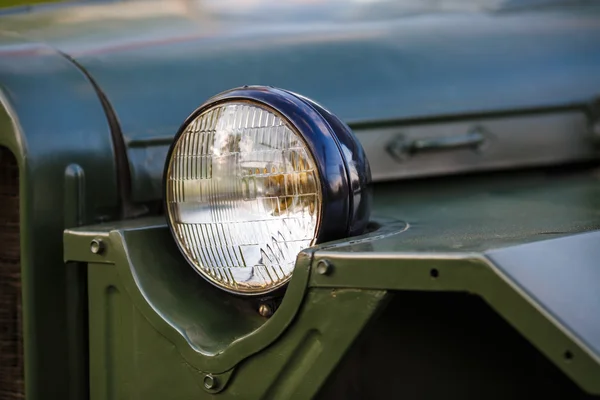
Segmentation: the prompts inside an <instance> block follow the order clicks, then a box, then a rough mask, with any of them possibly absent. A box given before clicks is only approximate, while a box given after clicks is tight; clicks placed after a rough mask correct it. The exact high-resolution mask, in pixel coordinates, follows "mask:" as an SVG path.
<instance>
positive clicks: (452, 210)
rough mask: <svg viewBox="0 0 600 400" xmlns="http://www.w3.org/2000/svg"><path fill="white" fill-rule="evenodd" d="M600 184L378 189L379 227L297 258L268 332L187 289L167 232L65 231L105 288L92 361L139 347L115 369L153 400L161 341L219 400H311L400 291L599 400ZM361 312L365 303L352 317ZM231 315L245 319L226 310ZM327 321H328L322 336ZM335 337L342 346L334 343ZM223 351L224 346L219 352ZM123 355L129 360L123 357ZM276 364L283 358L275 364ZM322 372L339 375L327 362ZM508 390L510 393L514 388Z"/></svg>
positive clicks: (154, 225)
mask: <svg viewBox="0 0 600 400" xmlns="http://www.w3.org/2000/svg"><path fill="white" fill-rule="evenodd" d="M484 179H485V183H483V182H482V180H484ZM598 179H599V178H598V175H597V172H596V171H587V170H584V171H579V172H573V173H570V174H563V175H562V176H561V174H548V173H531V174H529V175H528V176H527V175H525V176H521V177H520V178H514V176H511V175H504V176H501V175H500V176H495V177H492V178H491V179H490V177H489V176H488V177H485V178H483V177H480V178H478V177H470V178H456V179H455V180H454V181H453V180H452V179H448V178H446V179H444V180H443V181H442V180H437V181H434V182H429V184H425V183H424V182H413V183H412V184H406V185H405V186H404V187H403V188H400V187H399V186H398V185H396V184H385V185H384V184H379V185H376V187H375V209H376V210H378V211H377V212H378V214H379V218H376V219H375V221H377V222H378V223H379V224H380V226H381V227H380V228H379V229H377V230H375V231H373V232H371V233H368V234H366V235H364V236H361V237H357V238H352V239H344V240H340V241H337V242H331V243H327V244H323V245H321V246H316V247H314V248H311V249H308V250H307V252H306V253H305V254H301V256H300V257H299V259H298V263H297V266H296V270H295V272H294V275H293V277H292V281H291V283H290V289H289V291H288V293H286V295H285V296H284V298H283V303H282V305H281V307H280V309H279V310H278V311H277V312H276V313H275V315H274V316H273V317H272V318H271V319H268V320H267V319H263V321H262V322H261V321H260V317H259V316H258V315H257V314H255V313H253V312H252V310H251V309H245V306H247V305H248V302H247V300H244V299H236V298H235V297H231V295H229V294H227V293H224V292H220V291H218V290H216V289H214V288H212V287H210V285H209V284H208V283H206V282H204V281H203V280H201V279H197V280H193V279H192V276H193V275H194V273H193V271H191V269H190V268H189V267H188V266H187V264H186V262H185V261H184V260H183V258H182V256H181V255H180V253H179V252H178V251H177V250H176V248H175V246H173V245H169V246H162V247H161V246H158V245H157V244H158V243H160V242H164V241H166V237H168V236H169V234H168V229H167V228H166V226H165V225H164V222H162V220H161V219H151V220H144V219H142V220H138V221H136V222H130V223H128V222H124V223H120V224H117V225H105V226H97V227H86V228H80V229H75V230H69V231H67V232H66V233H65V258H66V260H78V261H83V262H87V263H89V264H88V270H89V271H90V274H93V275H94V276H95V277H96V280H90V285H91V286H90V287H94V288H96V287H97V288H96V289H93V291H94V293H95V294H94V295H93V296H92V297H90V307H91V308H90V309H92V310H95V312H94V316H91V319H90V321H91V322H90V323H91V324H93V326H94V327H95V328H94V332H97V333H96V334H94V335H93V336H92V337H91V340H92V342H91V348H92V349H96V348H97V346H100V343H107V344H111V345H117V346H121V345H119V343H121V341H122V340H128V341H129V340H133V342H128V343H130V344H129V345H127V346H126V347H119V348H118V349H117V348H115V349H113V351H114V352H115V354H119V355H120V356H119V357H124V359H123V362H122V363H121V366H122V365H126V364H127V363H135V366H133V365H132V366H131V367H128V368H125V369H123V370H121V372H120V373H119V372H115V374H116V375H115V377H116V378H115V379H125V378H124V377H125V376H129V377H130V378H129V379H132V380H133V381H135V382H137V384H135V385H133V386H131V387H130V386H123V385H121V386H119V392H118V393H120V394H121V395H122V396H125V393H130V394H129V395H130V396H131V393H144V396H145V397H147V396H150V397H148V398H152V394H151V393H150V392H146V390H149V388H148V387H146V386H145V385H144V384H143V383H142V382H143V381H145V380H146V378H145V376H146V369H147V368H150V369H148V373H151V372H150V370H155V368H156V367H145V365H156V364H157V363H156V362H152V361H151V360H156V361H158V359H159V358H158V357H159V356H158V355H157V356H156V357H157V358H154V357H155V356H154V355H153V354H146V357H149V358H148V360H147V361H143V362H139V360H137V357H134V353H135V352H141V351H142V349H144V348H146V349H148V348H150V347H152V346H157V348H163V350H160V351H161V353H159V354H164V353H162V352H164V351H165V350H166V348H165V347H164V346H165V345H166V343H162V344H161V341H160V340H158V336H156V338H157V339H156V340H158V341H155V343H154V344H153V345H148V346H150V347H145V346H146V345H144V344H134V343H137V342H138V341H141V342H142V343H143V342H144V341H145V340H146V339H144V338H145V337H146V336H147V335H151V336H155V335H156V333H158V332H160V333H161V334H162V336H163V337H166V338H167V339H168V341H169V343H172V344H173V345H174V346H175V348H176V349H177V352H178V353H179V356H180V357H181V360H185V364H186V365H187V366H188V367H189V368H191V369H192V372H193V371H196V372H195V374H198V378H197V381H196V382H197V384H198V385H200V387H201V388H202V382H204V378H205V377H206V376H209V375H210V376H211V377H213V378H215V379H217V380H219V381H220V384H221V386H220V387H219V391H220V392H221V391H222V392H221V396H222V397H229V396H232V397H235V396H236V395H240V393H242V391H248V390H250V391H252V393H253V396H254V397H260V398H294V397H293V395H294V394H298V393H299V392H297V391H301V393H304V394H307V393H311V395H312V394H314V393H317V392H318V391H319V389H320V388H321V386H322V385H323V384H324V379H323V375H328V374H330V373H331V368H333V367H334V366H335V365H336V364H337V363H338V362H339V361H340V360H341V359H342V356H343V355H344V353H345V351H339V348H337V347H336V346H334V343H337V344H338V345H339V344H340V341H341V340H348V339H349V338H350V342H345V343H346V344H345V346H348V344H349V343H351V342H353V341H354V340H355V338H356V336H357V335H358V332H359V331H361V330H363V329H364V326H365V324H366V323H367V322H369V321H371V319H372V318H373V317H374V316H376V315H377V314H378V313H379V312H381V311H382V310H383V309H384V308H385V305H386V304H387V300H389V297H387V296H385V295H384V294H385V293H389V294H390V295H392V294H393V293H394V292H395V291H424V292H432V293H433V292H465V293H469V294H473V295H476V296H480V297H482V298H483V299H484V300H485V302H487V303H488V304H489V305H490V306H491V307H492V308H493V309H494V310H495V311H496V312H498V313H499V314H500V315H501V316H502V317H503V318H505V319H506V320H507V321H508V322H509V323H510V324H511V325H512V326H513V327H514V328H515V329H516V330H517V331H518V332H519V333H520V334H521V335H523V336H524V337H525V338H527V339H528V340H529V341H530V342H531V343H532V344H533V345H534V346H535V347H536V348H537V349H538V350H539V351H541V352H542V353H544V354H545V355H546V357H548V359H550V360H552V361H553V362H554V363H555V365H556V366H557V367H558V368H560V369H561V370H562V371H563V373H565V374H567V375H568V376H570V377H571V378H572V379H573V380H574V381H575V382H577V383H578V384H579V385H580V386H581V387H582V388H584V389H585V390H586V391H588V392H590V393H594V394H599V393H600V386H598V382H600V381H599V380H598V379H597V377H598V376H600V351H599V350H600V349H599V347H598V344H599V343H598V335H597V332H598V329H599V327H598V323H597V318H596V312H595V311H596V309H597V308H596V306H597V302H598V296H597V293H596V292H597V291H595V290H594V287H595V286H596V282H597V279H595V278H596V274H597V271H596V270H597V268H596V262H595V260H596V259H597V256H598V254H597V253H598V250H597V249H598V246H595V245H594V243H596V242H597V240H598V234H597V232H594V230H597V229H598V227H599V226H600V220H599V219H598V216H597V213H596V211H595V204H596V202H594V201H590V199H594V198H597V197H598V196H597V195H598V192H599V191H600V185H598ZM435 184H437V185H439V186H446V188H447V189H448V190H447V191H445V192H444V193H447V195H445V196H434V195H432V194H433V193H438V192H437V191H436V190H435V189H434V188H435V187H436V186H435ZM439 186H438V187H437V189H439ZM400 193H404V195H403V196H402V197H403V204H404V205H405V206H406V207H405V208H403V209H399V208H398V207H397V202H396V199H397V198H398V196H399V195H400ZM473 204H477V207H474V206H473ZM559 210H560V212H557V211H559ZM442 216H443V217H442ZM586 232H587V233H586ZM94 237H102V238H104V240H106V244H107V249H108V250H107V252H106V254H105V255H94V254H91V253H89V252H84V251H83V249H84V243H87V242H89V240H90V238H94ZM143 243H147V244H148V246H144V245H143ZM573 246H575V247H576V249H573ZM574 250H576V251H574ZM557 255H558V256H557ZM320 260H327V261H328V262H329V263H331V271H330V272H328V273H326V274H321V273H318V272H317V269H316V265H317V264H318V263H319V261H320ZM166 265H168V266H169V267H168V268H165V266H166ZM434 270H435V274H434V273H433V272H432V271H434ZM92 271H93V272H92ZM103 271H106V272H103ZM188 275H189V277H188V278H186V276H188ZM110 287H115V288H118V289H115V290H114V293H113V292H112V291H111V290H107V288H110ZM117 292H118V294H117ZM172 293H177V296H176V297H173V295H172ZM112 294H115V298H118V299H119V300H118V301H119V302H121V301H123V302H125V303H124V304H127V306H123V309H124V310H131V312H133V313H134V314H135V315H133V314H132V316H131V317H128V318H125V317H122V319H123V320H128V321H131V322H130V323H129V324H131V325H126V326H120V325H115V326H113V327H112V328H110V329H109V330H108V331H107V328H106V326H107V324H108V326H109V327H110V322H108V321H106V320H105V319H104V318H105V316H106V315H111V314H110V313H113V312H117V311H118V310H119V308H114V309H113V310H112V311H110V310H108V311H107V309H106V307H109V306H110V305H111V304H112V303H111V300H107V296H109V297H110V296H112ZM190 296H191V297H190ZM315 296H316V297H315ZM338 296H339V298H338ZM370 296H371V297H370ZM369 298H371V300H369ZM356 299H360V300H357V301H358V303H353V301H354V300H356ZM386 299H387V300H386ZM384 300H386V301H384ZM236 302H241V303H244V304H245V306H242V305H240V306H237V307H236V308H237V311H235V310H233V309H230V310H228V311H225V310H224V307H231V306H234V304H235V303H236ZM367 305H368V306H369V307H367ZM190 306H191V307H190ZM338 306H339V307H341V308H338ZM415 306H416V305H415ZM234 307H235V306H234ZM314 307H317V308H314ZM313 308H314V309H313ZM134 310H135V311H134ZM118 312H121V311H118ZM127 312H129V311H127ZM398 312H400V311H398ZM107 313H108V314H107ZM346 313H349V314H346ZM362 313H366V314H362ZM194 314H199V315H197V316H194ZM305 315H308V317H305ZM142 316H143V317H142ZM214 318H217V319H219V318H233V319H234V320H235V321H238V323H236V324H235V325H236V326H237V327H238V328H240V327H241V326H242V324H243V323H244V321H249V320H255V321H256V322H255V323H253V324H252V325H247V327H246V328H245V329H246V331H245V332H241V331H240V332H238V333H237V334H234V335H233V336H230V334H229V333H228V330H229V329H223V328H219V329H216V330H213V329H214V326H220V325H221V323H219V322H216V321H215V320H214ZM291 318H293V321H294V322H290V321H291ZM304 318H308V321H312V322H311V323H310V325H309V326H310V327H307V328H305V327H304V325H303V322H302V321H304V320H305V319H304ZM347 318H351V319H352V321H354V322H355V323H357V324H358V325H356V326H354V325H352V324H350V322H349V320H348V319H347ZM473 318H480V317H478V316H475V315H474V316H473ZM209 320H213V321H215V322H212V323H211V326H212V327H213V328H211V329H207V328H202V324H204V323H207V321H209ZM324 321H329V322H328V323H327V324H325V325H321V324H322V323H324ZM148 322H149V323H150V325H148ZM288 324H289V325H288ZM338 325H339V326H340V329H342V330H344V331H345V334H340V331H338V330H337V329H335V328H333V327H334V326H338ZM136 326H137V328H136ZM351 326H354V328H353V329H357V330H356V331H354V330H352V329H351ZM304 329H307V330H306V331H304ZM130 332H136V334H135V335H136V336H135V337H136V338H137V339H133V338H129V339H126V338H127V337H129V335H130ZM152 332H154V333H152ZM123 335H124V336H123ZM138 335H139V336H138ZM290 335H291V336H290ZM297 335H299V336H297ZM121 337H123V339H119V338H121ZM227 337H229V338H228V339H226V338H227ZM148 340H149V339H148ZM215 340H217V341H219V342H220V343H219V345H218V346H219V347H218V349H219V350H216V351H215V348H214V344H213V343H214V341H215ZM480 340H484V338H480ZM457 345H458V342H457ZM102 346H106V344H105V345H102ZM128 346H132V347H131V350H130V351H131V352H132V353H130V352H129V350H126V348H128ZM136 346H140V347H136ZM101 348H103V347H101ZM210 348H212V350H209V349H210ZM136 349H137V350H136ZM448 352H449V353H451V351H450V350H448ZM103 354H105V352H104V350H100V351H98V352H97V353H96V350H94V351H93V352H92V365H94V366H95V368H100V366H99V365H110V364H104V363H107V362H109V361H106V360H104V361H103V358H102V355H103ZM274 354H277V357H276V358H272V356H273V355H274ZM161 357H162V356H161ZM164 357H167V355H166V354H165V355H164ZM172 357H174V355H169V356H168V358H172ZM323 357H325V358H326V359H328V360H329V362H328V363H324V359H325V358H323ZM442 357H443V356H442ZM276 360H277V361H276ZM490 361H491V360H490ZM172 362H175V361H172ZM280 362H283V363H284V365H287V366H288V367H283V368H284V369H283V371H286V369H290V370H291V371H294V373H293V374H292V375H290V376H289V377H288V376H285V374H286V373H285V372H283V373H282V374H279V375H278V374H273V371H274V370H278V368H275V367H274V366H275V365H280V364H279V363H280ZM490 363H493V362H490ZM119 368H121V367H119ZM457 368H458V367H457ZM480 368H483V369H485V368H487V367H485V366H480ZM101 370H103V371H104V370H106V367H102V368H101ZM126 370H130V371H135V374H133V372H126ZM98 371H99V370H98ZM316 371H318V373H319V375H318V377H317V376H316V375H315V373H316ZM465 372H466V371H465ZM111 373H112V372H111ZM111 373H109V375H110V374H111ZM154 373H157V374H159V376H160V377H161V379H162V378H164V377H166V376H169V373H168V372H167V371H165V370H164V369H162V372H158V371H155V372H154ZM132 374H133V375H132ZM134 375H135V376H137V378H135V377H134ZM92 376H94V378H93V383H92V385H93V386H94V385H97V387H98V388H99V390H98V391H94V390H93V391H92V393H93V394H94V395H93V397H92V398H98V399H104V398H107V397H106V395H103V394H101V393H104V392H103V390H104V389H102V390H100V388H103V387H105V384H104V383H103V381H102V379H108V378H107V377H106V376H105V375H104V374H100V375H92ZM187 377H188V375H186V380H187ZM398 379H399V381H400V382H402V378H401V377H399V378H398ZM498 379H502V378H500V376H498ZM504 379H505V378H504ZM249 381H252V382H253V383H252V384H249V383H248V382H249ZM182 382H183V380H182ZM192 382H194V380H191V381H190V384H191V383H192ZM299 382H302V384H301V385H300V384H299ZM488 384H491V383H488ZM496 384H499V382H497V383H496ZM512 384H513V383H511V382H503V383H502V385H503V386H506V388H511V387H512V386H511V385H512ZM296 385H300V386H296ZM250 387H251V389H250ZM137 388H139V391H138V389H137ZM171 390H176V389H171ZM180 390H181V392H178V391H175V392H172V393H178V394H179V393H181V396H182V397H181V398H187V397H186V396H188V394H184V391H185V390H190V391H191V392H190V393H193V390H192V389H191V388H190V387H189V386H186V385H183V386H182V387H181V388H180ZM507 390H510V389H507ZM202 391H204V392H208V393H211V391H210V390H206V389H202V390H200V391H199V392H198V393H202ZM279 391H281V392H279ZM185 393H187V392H185ZM273 393H277V394H278V395H277V396H273ZM516 393H518V392H516ZM522 394H523V393H520V394H519V395H522ZM198 395H200V394H198ZM471 395H472V396H473V395H475V393H471ZM554 395H557V394H554ZM254 397H253V398H254ZM303 397H304V396H303ZM306 397H309V396H306ZM156 398H159V397H156Z"/></svg>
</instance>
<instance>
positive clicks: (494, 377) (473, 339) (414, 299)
mask: <svg viewBox="0 0 600 400" xmlns="http://www.w3.org/2000/svg"><path fill="white" fill-rule="evenodd" d="M571 358H572V360H570V361H571V362H576V361H577V360H576V357H573V355H572V354H571ZM404 398H406V399H477V400H478V399H528V400H529V399H534V398H544V399H557V400H558V399H561V400H562V399H570V400H571V399H573V400H575V399H578V400H583V399H596V398H598V397H594V396H591V395H588V394H586V393H584V392H583V391H582V390H581V389H580V388H579V387H578V386H576V385H575V383H574V382H573V381H571V380H570V379H569V378H568V377H567V376H566V375H565V374H564V373H563V372H562V371H560V370H559V369H558V367H556V366H555V365H554V364H553V363H552V362H550V361H549V360H548V359H547V358H546V357H545V356H544V355H543V354H542V353H540V352H539V351H538V350H537V349H536V348H535V347H534V346H533V345H532V344H531V343H530V342H529V341H527V340H526V339H525V338H524V337H523V336H522V335H521V334H520V333H519V332H518V331H517V330H515V329H514V328H513V327H512V326H511V325H510V324H509V323H508V322H506V321H505V320H504V319H503V318H502V317H501V316H500V315H499V314H498V313H496V311H494V310H493V309H492V308H491V307H490V306H489V305H488V304H487V303H486V302H485V301H484V300H482V299H481V298H480V297H478V296H474V295H470V294H466V293H427V292H397V293H395V294H394V298H393V299H392V300H391V301H390V303H389V304H388V305H387V307H386V309H385V310H384V311H383V312H382V314H381V315H379V316H378V317H377V318H376V319H375V320H374V321H373V322H372V324H371V325H370V326H369V327H367V329H366V330H365V331H364V332H363V334H362V335H361V337H360V338H359V339H358V340H357V342H356V343H354V345H353V346H352V347H351V348H350V350H349V352H348V353H347V354H346V355H345V356H344V358H343V359H342V360H341V361H340V364H339V365H338V367H337V369H336V370H335V371H334V372H333V374H332V375H331V376H330V377H329V378H328V380H327V381H326V382H325V385H324V387H323V388H322V389H321V392H320V393H319V396H317V399H344V400H351V399H369V400H374V399H386V400H387V399H404Z"/></svg>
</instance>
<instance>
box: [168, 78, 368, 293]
mask: <svg viewBox="0 0 600 400" xmlns="http://www.w3.org/2000/svg"><path fill="white" fill-rule="evenodd" d="M235 101H242V102H249V103H254V104H259V105H260V106H262V107H264V108H266V109H268V110H269V109H270V110H273V111H274V112H275V113H276V114H278V116H280V117H281V118H282V119H284V120H285V121H286V123H287V124H289V126H290V127H291V128H293V129H294V131H295V133H296V134H297V135H298V137H299V138H300V139H301V140H302V141H303V142H304V144H305V145H306V148H307V150H308V152H309V155H310V157H312V159H313V161H314V162H315V165H316V169H317V175H318V180H319V190H320V195H321V209H320V210H319V219H318V223H317V224H318V226H317V229H316V232H315V238H314V239H313V241H312V242H311V246H314V245H317V244H319V243H322V242H326V241H331V240H336V239H341V238H343V237H347V236H348V235H349V233H350V225H351V219H352V218H353V215H352V209H351V207H352V202H351V195H352V194H351V186H352V185H351V181H350V179H349V171H348V161H347V160H346V158H345V157H344V154H343V150H342V144H340V138H339V137H338V132H336V130H335V129H334V128H333V127H332V126H331V124H330V122H329V121H328V118H326V117H325V116H324V115H323V112H324V111H325V112H328V111H327V110H325V109H323V108H322V107H320V106H318V104H316V103H313V102H312V101H311V100H309V99H306V98H304V97H303V96H300V95H297V94H295V93H293V92H289V91H287V90H284V89H278V88H274V87H270V86H243V87H238V88H233V89H230V90H227V91H224V92H221V93H219V94H217V95H215V96H213V97H211V98H209V99H208V100H206V101H205V102H204V103H202V104H201V105H200V106H199V107H197V108H196V109H195V110H194V111H193V112H192V113H190V115H189V116H188V117H187V118H186V119H185V120H184V122H183V123H182V124H181V125H180V127H179V129H178V130H177V133H176V134H175V136H174V138H173V142H172V144H171V145H170V146H169V150H168V152H167V157H166V160H165V167H164V169H163V171H164V172H163V191H162V193H163V207H164V209H165V213H166V214H167V215H166V217H167V225H168V226H169V230H170V231H171V234H172V236H173V238H174V239H175V242H176V245H177V247H178V248H179V250H180V252H181V253H182V255H183V256H184V258H185V259H186V262H188V263H190V264H191V262H190V261H189V260H187V257H186V256H185V254H186V251H185V249H184V248H183V247H182V243H181V239H180V237H179V235H178V233H177V232H176V230H175V228H174V227H173V224H172V222H171V218H170V216H169V205H168V198H167V190H168V189H167V188H168V177H169V173H168V172H169V167H170V163H171V157H172V156H173V151H174V150H175V147H176V144H177V143H178V141H179V140H180V138H181V136H182V135H183V134H184V133H185V131H186V130H187V128H188V126H189V125H190V124H191V123H192V122H193V121H194V120H195V119H196V118H198V117H199V116H200V115H201V114H202V113H203V112H205V111H207V110H209V109H210V108H212V107H215V106H218V105H219V104H224V103H229V102H235ZM317 106H318V107H317ZM332 116H333V114H332ZM333 117H334V118H336V117H335V116H333ZM340 122H341V121H340ZM342 124H343V123H342ZM343 126H344V127H345V129H346V130H347V131H349V133H350V135H352V133H351V131H350V129H349V128H348V127H347V126H346V125H345V124H343ZM337 128H338V130H339V129H340V127H339V126H338V127H337ZM343 134H344V135H347V134H348V133H347V132H344V133H343ZM365 160H366V158H365ZM366 162H367V164H368V160H366ZM368 178H369V179H367V181H368V183H370V174H369V177H368ZM367 219H368V218H367ZM340 221H343V222H344V223H340ZM365 226H366V223H365ZM192 267H193V269H194V270H195V271H196V272H197V273H198V274H199V275H201V276H202V277H203V278H204V279H205V280H207V281H208V282H210V283H211V284H212V285H215V286H217V287H218V288H219V289H221V290H224V291H226V292H229V293H232V294H234V295H241V296H245V297H257V296H265V295H272V294H273V293H276V292H278V291H281V290H282V289H284V288H285V287H286V285H287V284H288V283H289V281H290V279H291V278H292V276H293V273H292V274H290V276H288V277H287V278H286V279H285V280H283V281H282V282H281V283H278V284H277V285H274V286H270V287H269V288H266V289H265V290H263V291H253V292H242V291H235V290H231V289H228V288H226V287H224V286H222V285H219V284H218V283H217V282H215V281H213V280H212V279H210V277H208V276H205V274H204V273H202V271H200V270H198V268H196V267H195V266H193V265H192Z"/></svg>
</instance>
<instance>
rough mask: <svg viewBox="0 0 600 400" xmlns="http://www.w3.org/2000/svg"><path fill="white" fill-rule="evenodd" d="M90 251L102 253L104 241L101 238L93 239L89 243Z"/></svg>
mask: <svg viewBox="0 0 600 400" xmlns="http://www.w3.org/2000/svg"><path fill="white" fill-rule="evenodd" d="M90 251H91V252H92V253H94V254H102V252H104V242H103V241H102V239H93V240H92V242H91V243H90Z"/></svg>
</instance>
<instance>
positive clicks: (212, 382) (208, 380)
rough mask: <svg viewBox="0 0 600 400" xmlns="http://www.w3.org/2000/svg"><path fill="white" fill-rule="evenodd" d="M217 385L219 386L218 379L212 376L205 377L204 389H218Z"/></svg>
mask: <svg viewBox="0 0 600 400" xmlns="http://www.w3.org/2000/svg"><path fill="white" fill-rule="evenodd" d="M217 384H218V382H217V378H215V377H214V376H212V375H206V376H205V377H204V387H205V388H206V389H208V390H211V389H216V388H217Z"/></svg>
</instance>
